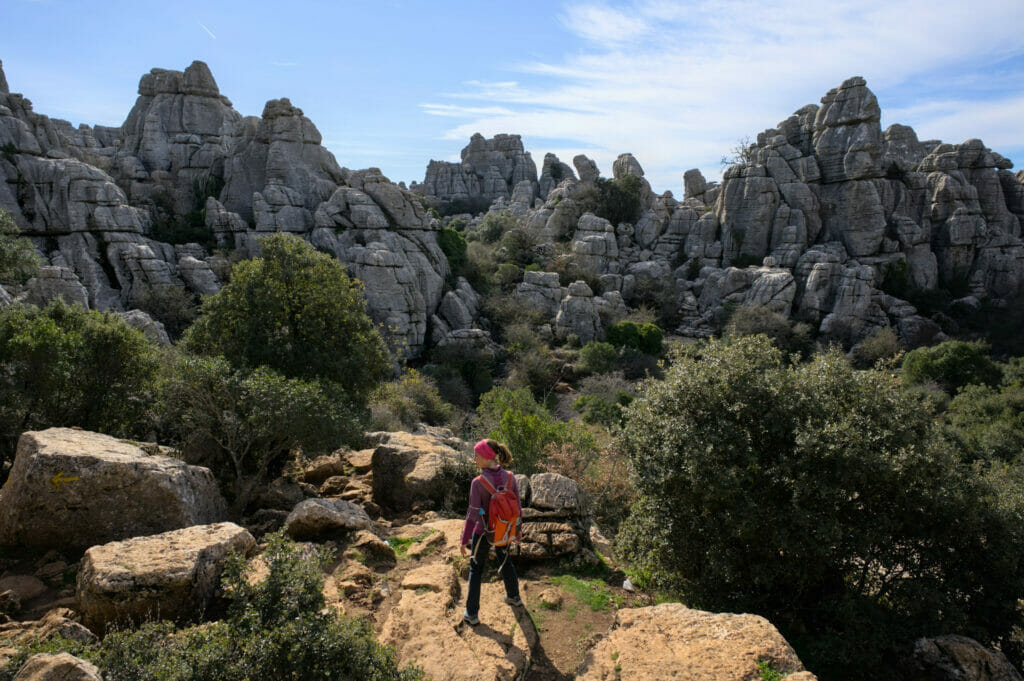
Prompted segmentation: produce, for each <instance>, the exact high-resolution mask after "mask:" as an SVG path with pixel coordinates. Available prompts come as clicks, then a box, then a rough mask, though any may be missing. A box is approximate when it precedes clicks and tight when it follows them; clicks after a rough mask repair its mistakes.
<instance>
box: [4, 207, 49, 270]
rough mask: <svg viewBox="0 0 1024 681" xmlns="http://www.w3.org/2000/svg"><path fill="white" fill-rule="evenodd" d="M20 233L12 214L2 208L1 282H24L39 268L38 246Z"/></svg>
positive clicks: (40, 260)
mask: <svg viewBox="0 0 1024 681" xmlns="http://www.w3.org/2000/svg"><path fill="white" fill-rule="evenodd" d="M20 234H21V230H19V229H18V225H16V224H15V223H14V218H12V217H11V214H10V213H8V212H7V211H5V210H4V209H3V208H0V284H24V283H25V282H26V281H28V280H29V279H31V278H32V277H33V276H35V273H36V272H37V271H38V270H39V265H40V263H41V262H42V259H41V258H40V257H39V254H38V253H37V252H36V247H35V246H33V245H32V242H31V241H29V240H28V239H26V238H25V237H22V236H19V235H20Z"/></svg>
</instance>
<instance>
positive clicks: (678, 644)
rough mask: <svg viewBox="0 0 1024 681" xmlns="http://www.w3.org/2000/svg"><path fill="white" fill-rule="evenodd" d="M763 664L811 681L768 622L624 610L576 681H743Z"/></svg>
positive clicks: (667, 607) (662, 608)
mask: <svg viewBox="0 0 1024 681" xmlns="http://www.w3.org/2000/svg"><path fill="white" fill-rule="evenodd" d="M758 662H768V663H770V664H771V665H772V666H773V667H774V668H775V669H776V670H778V671H779V672H781V673H783V674H784V675H785V674H789V675H788V676H786V678H788V679H794V680H796V679H800V681H813V680H814V679H816V678H817V677H815V676H814V675H813V674H810V673H807V672H806V670H805V669H804V667H803V664H802V663H801V662H800V659H799V658H798V657H797V655H796V653H795V652H794V651H793V648H792V647H790V645H789V643H787V642H786V640H785V639H784V638H783V637H782V635H781V634H779V632H778V630H777V629H776V628H775V627H774V626H772V625H771V623H770V622H768V620H766V619H764V618H763V617H758V616H756V615H733V614H725V613H722V614H715V613H710V612H703V611H700V610H691V609H689V608H687V607H686V606H684V605H682V604H680V603H664V604H662V605H655V606H651V607H646V608H627V609H624V610H620V611H619V612H618V613H617V614H616V616H615V623H614V625H613V627H612V631H611V632H610V633H609V634H608V635H607V636H606V637H605V638H604V639H602V640H601V642H600V643H598V644H597V645H596V646H595V647H594V648H593V649H592V650H591V651H590V652H589V653H587V656H586V658H585V659H584V661H583V666H582V667H581V668H580V671H579V673H578V675H577V676H576V678H577V679H578V681H614V680H618V679H622V680H623V681H625V680H626V679H629V681H662V680H663V679H667V678H679V679H683V678H685V679H687V680H688V681H749V680H750V679H757V678H759V672H758Z"/></svg>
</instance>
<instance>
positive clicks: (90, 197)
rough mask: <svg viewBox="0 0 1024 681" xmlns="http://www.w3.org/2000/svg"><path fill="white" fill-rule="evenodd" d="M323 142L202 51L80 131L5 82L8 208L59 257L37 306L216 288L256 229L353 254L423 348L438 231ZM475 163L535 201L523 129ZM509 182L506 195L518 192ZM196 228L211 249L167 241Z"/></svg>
mask: <svg viewBox="0 0 1024 681" xmlns="http://www.w3.org/2000/svg"><path fill="white" fill-rule="evenodd" d="M321 142H322V139H321V135H320V133H319V131H318V130H317V129H316V126H315V125H314V124H313V123H312V121H310V120H309V119H308V118H307V117H306V116H305V115H304V114H303V112H302V110H301V109H299V108H298V107H296V106H294V105H293V104H292V103H291V102H290V101H289V100H288V99H273V100H270V101H268V102H267V104H266V106H265V107H264V110H263V113H262V116H260V117H256V116H249V117H243V116H242V115H241V114H239V113H238V112H237V111H235V110H234V109H233V108H232V107H231V102H230V101H229V100H228V99H227V98H226V97H224V96H223V95H222V94H221V93H220V91H219V88H218V86H217V83H216V81H215V80H214V78H213V75H212V74H211V73H210V70H209V68H208V67H207V66H206V64H204V63H202V62H198V61H197V62H193V63H192V64H191V65H190V66H189V67H188V68H186V69H185V70H184V71H172V70H166V69H153V70H152V71H151V72H150V73H148V74H146V75H144V76H143V77H142V79H141V80H140V82H139V97H138V99H137V100H136V103H135V106H134V107H133V108H132V110H131V112H129V114H128V117H127V119H126V120H125V122H124V124H123V125H122V126H121V127H120V128H104V127H99V126H97V127H95V128H91V127H89V126H80V127H79V128H77V129H75V128H73V127H72V126H71V125H70V124H69V123H67V122H66V121H60V120H56V119H49V118H47V117H46V116H42V115H40V114H37V113H35V112H34V111H32V107H31V103H30V102H29V101H28V100H27V99H25V98H24V97H23V96H21V95H18V94H10V93H9V92H7V91H6V90H5V91H3V92H0V146H4V147H5V149H6V150H7V151H6V153H5V154H4V155H3V156H2V157H0V176H3V178H4V179H5V180H6V181H5V182H0V207H2V208H4V209H6V210H8V211H9V212H10V213H11V214H12V216H13V217H14V219H15V222H16V223H17V224H18V226H19V227H20V228H21V230H22V231H23V232H24V233H25V234H26V235H28V236H29V237H30V238H32V239H33V240H34V242H35V243H36V246H37V247H38V248H39V250H40V251H41V252H42V253H43V255H45V256H46V260H47V262H46V263H45V264H46V267H44V268H43V270H42V271H41V272H40V274H39V276H38V277H37V279H36V281H35V282H33V284H32V285H31V286H30V287H29V295H30V298H31V300H32V302H45V301H46V300H50V299H52V298H54V297H63V298H65V299H68V300H74V301H76V302H80V303H83V304H85V305H87V306H88V307H90V308H93V309H99V310H107V309H113V310H115V311H122V310H126V309H130V308H132V307H135V306H136V303H137V300H138V298H139V296H140V295H142V294H143V293H144V292H145V291H146V290H147V289H148V287H152V286H166V285H175V286H184V287H186V288H187V289H188V290H190V291H192V292H193V293H194V294H196V295H197V296H199V295H210V294H212V293H215V292H216V291H217V290H218V289H219V288H220V286H221V282H220V280H219V278H218V277H217V275H216V274H215V271H216V268H215V267H213V265H214V264H215V263H217V260H218V258H221V256H219V255H213V254H210V253H209V251H208V250H207V249H208V248H209V246H210V245H211V244H212V243H217V244H219V245H221V246H224V247H228V248H234V249H235V250H236V251H237V252H238V253H240V254H241V255H243V256H245V257H253V256H256V255H258V254H259V247H258V244H257V242H256V241H255V238H256V237H257V236H259V235H261V234H266V233H270V232H275V231H286V232H290V233H293V234H296V235H298V236H301V237H302V238H305V239H309V240H311V241H313V243H314V244H315V245H316V246H317V247H318V248H320V249H321V250H325V251H328V252H331V253H333V254H334V255H335V256H336V257H337V258H338V259H339V260H341V261H342V262H344V263H345V264H346V265H348V267H349V271H350V273H352V274H353V275H354V276H356V277H358V278H360V279H362V280H363V282H364V283H365V284H366V295H367V301H368V311H369V313H370V315H371V316H372V317H373V318H374V320H375V321H377V322H380V323H383V324H385V325H386V326H387V327H388V328H389V330H390V333H392V334H393V335H394V336H395V337H396V339H397V340H399V341H405V343H406V344H407V346H408V348H409V355H410V356H416V355H418V354H419V353H420V352H422V350H423V347H424V341H425V339H426V337H427V326H428V323H429V320H430V319H431V317H432V315H434V313H435V312H436V311H437V309H438V306H439V305H440V303H441V298H442V294H443V293H444V290H443V289H444V280H445V277H446V276H447V275H448V263H447V260H446V259H445V257H444V254H443V253H442V251H441V249H440V247H439V246H438V245H437V242H436V231H437V229H438V227H437V225H436V223H433V222H432V221H431V220H430V218H429V216H428V215H427V213H426V210H425V209H424V207H423V206H422V205H421V203H420V201H419V200H417V199H416V198H415V197H414V196H413V195H412V194H410V193H409V192H407V191H405V190H404V189H402V188H399V187H398V186H396V185H394V184H392V183H391V182H390V181H389V180H388V179H387V178H385V177H384V176H383V175H381V173H380V171H379V170H376V169H370V170H366V171H355V172H354V171H349V170H347V169H344V168H342V167H340V166H339V165H338V163H337V161H336V160H335V158H334V156H333V155H332V154H331V153H330V152H328V151H327V150H326V149H325V148H324V147H323V146H322V144H321ZM517 145H518V149H519V152H518V155H517V152H516V151H515V149H516V148H517ZM471 146H473V145H471ZM468 158H472V159H474V160H475V161H476V162H477V163H480V164H481V168H483V169H484V171H486V172H488V173H490V172H491V171H490V170H488V169H489V168H491V165H488V164H489V163H496V164H497V166H495V172H497V173H498V174H499V175H501V174H502V173H505V174H507V175H508V182H511V183H512V184H511V185H509V186H511V187H514V186H515V182H516V181H519V180H524V181H526V180H529V181H530V182H532V184H530V185H529V186H530V187H532V189H531V190H530V199H529V201H530V202H532V198H533V195H534V194H535V193H536V184H537V182H536V168H535V167H534V166H533V164H532V161H530V160H529V154H526V153H525V152H522V143H521V142H519V141H518V138H515V139H512V138H511V137H509V138H508V139H504V138H503V139H502V140H499V141H498V142H494V143H492V144H490V146H488V144H487V143H485V144H483V145H482V146H481V145H479V144H477V145H476V146H474V147H473V149H472V151H471V153H469V155H468ZM505 158H507V160H508V163H506V162H505V161H502V160H501V159H505ZM506 166H507V167H506ZM502 177H504V175H502ZM492 179H493V178H492ZM504 183H505V180H504V179H503V180H502V181H501V182H492V183H491V184H492V185H493V186H492V187H491V189H492V190H493V191H492V193H495V192H496V193H495V195H497V194H502V195H507V194H508V192H507V191H504V188H505V184H504ZM499 185H501V188H502V191H500V192H499V191H497V188H498V186H499ZM489 186H490V185H489ZM197 225H198V226H199V228H202V229H206V230H207V231H208V234H209V239H208V243H206V244H205V245H200V244H191V245H188V247H183V246H184V245H183V244H179V245H178V246H177V247H175V246H173V245H172V244H169V243H166V242H163V241H160V239H167V238H180V237H175V236H174V235H175V230H179V231H180V230H181V229H182V228H183V227H188V228H189V229H196V228H197ZM6 298H7V297H6V296H3V300H4V301H6ZM0 304H3V301H0Z"/></svg>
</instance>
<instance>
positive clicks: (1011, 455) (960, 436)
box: [945, 383, 1024, 464]
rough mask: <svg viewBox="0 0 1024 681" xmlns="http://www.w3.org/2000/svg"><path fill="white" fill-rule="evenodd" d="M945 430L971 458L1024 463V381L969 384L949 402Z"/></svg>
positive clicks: (960, 450) (963, 453)
mask: <svg viewBox="0 0 1024 681" xmlns="http://www.w3.org/2000/svg"><path fill="white" fill-rule="evenodd" d="M945 432H946V435H947V437H949V438H950V440H951V441H952V442H953V444H954V446H955V447H956V451H958V452H959V453H960V456H962V457H963V458H964V459H965V460H967V461H984V462H986V463H990V462H992V461H1001V462H1004V463H1020V464H1024V384H1021V383H1015V384H1012V385H1006V386H1003V387H1001V388H992V387H989V386H985V385H968V386H965V387H964V388H963V389H962V390H961V391H960V393H959V394H957V396H956V397H954V398H953V401H952V402H951V403H950V404H949V410H948V411H947V412H946V427H945Z"/></svg>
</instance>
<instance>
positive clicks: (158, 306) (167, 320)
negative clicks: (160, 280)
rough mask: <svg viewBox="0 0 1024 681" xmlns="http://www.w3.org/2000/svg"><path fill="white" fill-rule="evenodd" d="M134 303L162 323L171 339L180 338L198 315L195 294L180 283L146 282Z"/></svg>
mask: <svg viewBox="0 0 1024 681" xmlns="http://www.w3.org/2000/svg"><path fill="white" fill-rule="evenodd" d="M135 305H136V307H138V308H139V309H140V310H143V311H144V312H146V313H148V314H149V316H150V317H152V318H153V319H155V320H156V321H158V322H160V323H161V324H163V325H164V329H165V330H166V331H167V335H168V336H169V337H170V338H171V340H177V339H178V338H181V334H183V333H184V332H185V329H187V328H188V327H189V325H190V324H192V322H194V321H195V319H196V317H197V316H198V315H199V306H198V305H197V304H196V298H195V296H194V295H192V294H191V293H190V292H189V290H188V289H186V288H185V287H184V286H182V285H180V284H147V285H146V286H144V287H143V289H142V292H141V293H140V294H139V296H138V297H137V298H136V300H135Z"/></svg>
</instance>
